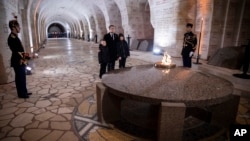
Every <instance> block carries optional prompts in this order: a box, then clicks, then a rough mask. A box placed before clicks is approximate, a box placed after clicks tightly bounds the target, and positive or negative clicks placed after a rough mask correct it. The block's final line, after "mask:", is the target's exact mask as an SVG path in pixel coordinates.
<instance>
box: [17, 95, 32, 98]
mask: <svg viewBox="0 0 250 141" xmlns="http://www.w3.org/2000/svg"><path fill="white" fill-rule="evenodd" d="M18 97H19V98H29V97H30V96H28V95H26V96H18Z"/></svg>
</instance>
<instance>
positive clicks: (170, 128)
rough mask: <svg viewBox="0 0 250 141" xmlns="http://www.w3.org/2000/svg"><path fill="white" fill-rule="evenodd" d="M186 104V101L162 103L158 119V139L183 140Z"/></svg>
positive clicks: (167, 140)
mask: <svg viewBox="0 0 250 141" xmlns="http://www.w3.org/2000/svg"><path fill="white" fill-rule="evenodd" d="M185 113H186V106H185V104H184V103H169V102H163V103H161V107H160V112H159V119H158V131H157V134H158V139H157V140H158V141H181V140H182V134H183V129H184V127H183V126H184V119H185Z"/></svg>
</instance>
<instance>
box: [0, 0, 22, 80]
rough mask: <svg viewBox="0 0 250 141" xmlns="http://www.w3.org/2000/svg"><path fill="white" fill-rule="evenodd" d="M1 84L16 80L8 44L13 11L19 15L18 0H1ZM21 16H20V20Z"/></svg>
mask: <svg viewBox="0 0 250 141" xmlns="http://www.w3.org/2000/svg"><path fill="white" fill-rule="evenodd" d="M0 11H1V12H0V84H5V83H9V82H12V81H14V72H13V69H12V68H11V67H10V57H11V51H10V49H9V46H8V44H7V39H8V36H9V33H10V29H9V25H8V23H9V21H10V20H12V19H13V16H12V13H15V14H16V15H18V0H12V1H7V0H4V1H3V0H1V1H0ZM20 19H21V17H18V21H20Z"/></svg>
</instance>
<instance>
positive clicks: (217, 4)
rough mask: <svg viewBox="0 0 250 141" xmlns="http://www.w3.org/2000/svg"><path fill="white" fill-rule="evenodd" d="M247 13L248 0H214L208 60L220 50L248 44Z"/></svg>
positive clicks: (249, 32) (248, 7)
mask: <svg viewBox="0 0 250 141" xmlns="http://www.w3.org/2000/svg"><path fill="white" fill-rule="evenodd" d="M249 13H250V0H214V9H213V16H212V26H211V31H210V32H211V36H210V42H209V43H210V44H209V50H208V58H209V57H210V56H213V55H214V54H215V52H216V51H217V50H219V49H220V48H224V47H232V46H241V45H246V44H247V43H248V42H247V39H250V26H249V24H250V22H249V21H250V17H249Z"/></svg>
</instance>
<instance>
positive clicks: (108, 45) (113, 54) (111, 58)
mask: <svg viewBox="0 0 250 141" xmlns="http://www.w3.org/2000/svg"><path fill="white" fill-rule="evenodd" d="M128 56H130V52H129V47H128V43H127V42H126V41H125V38H124V35H123V34H122V33H120V34H119V35H117V34H116V33H115V26H114V25H110V26H109V33H107V34H105V35H104V37H103V39H102V40H101V42H100V45H99V52H98V60H99V64H100V74H99V77H100V78H102V75H103V74H105V73H106V71H107V70H108V71H111V70H114V69H115V62H116V60H119V68H125V64H126V59H127V57H128Z"/></svg>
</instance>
